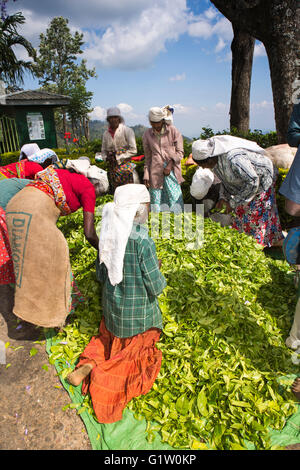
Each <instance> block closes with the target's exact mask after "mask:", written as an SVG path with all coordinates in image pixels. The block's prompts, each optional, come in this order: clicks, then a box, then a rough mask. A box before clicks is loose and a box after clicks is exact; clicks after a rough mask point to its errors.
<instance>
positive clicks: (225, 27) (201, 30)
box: [187, 7, 233, 61]
mask: <svg viewBox="0 0 300 470" xmlns="http://www.w3.org/2000/svg"><path fill="white" fill-rule="evenodd" d="M187 31H188V34H189V35H190V36H191V37H194V38H201V39H205V40H208V39H211V38H213V37H214V36H215V37H216V38H217V40H218V42H217V45H216V46H215V51H214V52H215V53H217V54H218V53H220V52H222V51H223V50H224V49H225V48H226V47H227V46H228V45H229V44H230V43H231V41H232V38H233V31H232V26H231V22H230V21H229V20H227V18H225V17H224V16H222V15H221V14H220V13H219V12H218V11H217V10H215V9H214V8H212V7H210V8H209V9H208V10H206V11H204V13H203V14H201V15H197V16H196V15H191V16H190V22H189V25H188V29H187ZM227 55H228V53H227V54H226V61H227V60H228V59H227ZM219 61H223V59H221V60H220V59H219Z"/></svg>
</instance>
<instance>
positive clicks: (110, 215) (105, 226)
mask: <svg viewBox="0 0 300 470" xmlns="http://www.w3.org/2000/svg"><path fill="white" fill-rule="evenodd" d="M147 202H150V194H149V191H148V190H147V188H146V186H144V185H143V184H125V185H123V186H119V187H117V189H116V191H115V194H114V202H109V203H108V204H105V206H104V208H103V212H102V223H101V231H100V237H99V260H100V264H101V263H104V264H105V266H106V267H107V271H108V277H109V280H110V283H111V284H112V285H113V286H115V285H116V284H119V283H120V282H121V281H122V279H123V265H124V255H125V250H126V245H127V242H128V239H129V236H130V234H131V231H132V227H133V222H134V219H135V216H136V214H137V212H138V210H139V209H140V205H141V204H145V203H147Z"/></svg>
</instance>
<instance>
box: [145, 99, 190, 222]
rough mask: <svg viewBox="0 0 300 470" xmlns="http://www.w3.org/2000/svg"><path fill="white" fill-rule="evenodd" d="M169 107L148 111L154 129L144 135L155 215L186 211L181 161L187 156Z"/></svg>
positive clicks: (146, 166) (148, 181)
mask: <svg viewBox="0 0 300 470" xmlns="http://www.w3.org/2000/svg"><path fill="white" fill-rule="evenodd" d="M170 109H171V108H170V107H168V106H167V107H164V108H158V107H153V108H151V109H150V111H149V115H148V118H149V122H150V124H151V128H150V129H147V130H146V131H145V133H144V135H143V147H144V154H145V169H144V184H145V185H146V186H147V188H149V192H150V195H151V210H152V211H153V212H160V211H166V212H169V211H170V212H174V213H179V212H182V211H183V197H182V192H181V187H180V185H181V183H183V181H184V179H183V177H182V171H181V160H182V158H183V155H184V151H183V139H182V135H181V134H180V132H179V131H178V130H177V129H176V127H175V126H173V124H170V122H172V121H171V115H172V112H171V111H170Z"/></svg>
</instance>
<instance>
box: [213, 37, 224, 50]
mask: <svg viewBox="0 0 300 470" xmlns="http://www.w3.org/2000/svg"><path fill="white" fill-rule="evenodd" d="M225 47H226V42H225V41H224V39H223V38H219V41H218V44H217V45H216V47H215V52H221V51H222V50H223V49H224V48H225Z"/></svg>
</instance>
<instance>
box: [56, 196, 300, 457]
mask: <svg viewBox="0 0 300 470" xmlns="http://www.w3.org/2000/svg"><path fill="white" fill-rule="evenodd" d="M109 200H111V196H106V197H104V198H100V199H99V200H98V202H99V204H103V203H104V202H108V201H109ZM99 213H100V212H99V211H96V221H97V223H99V221H100V216H99ZM192 222H195V217H194V215H192ZM59 227H60V229H61V230H62V231H63V233H64V235H65V237H66V239H67V241H68V245H69V248H70V258H71V265H72V271H73V273H74V275H75V277H76V279H77V282H78V285H79V288H80V290H81V291H82V293H83V294H84V295H85V296H86V303H84V304H82V305H81V306H80V307H79V308H78V309H77V310H76V314H75V316H74V317H73V319H72V320H71V322H70V323H68V324H67V325H66V326H65V328H64V330H63V332H61V333H59V334H58V335H57V339H58V343H57V345H56V346H53V347H52V350H51V356H50V362H51V363H54V362H55V361H57V362H58V363H59V365H60V367H61V368H62V371H61V375H62V377H63V378H65V377H66V376H67V374H68V373H69V372H70V371H71V370H72V369H73V368H74V366H75V364H76V362H77V360H78V358H79V356H80V354H81V353H82V351H83V350H84V348H85V346H86V345H87V344H88V342H89V340H90V338H91V337H92V336H93V335H96V334H97V333H98V327H99V322H100V320H101V288H100V285H99V284H98V283H97V281H96V278H95V266H94V262H95V258H96V252H95V250H94V249H93V248H92V247H91V246H90V245H89V244H88V243H87V242H86V241H85V239H84V235H83V228H82V227H83V218H82V211H78V213H76V214H74V215H72V216H68V217H63V218H60V219H59ZM204 234H205V242H204V245H203V246H202V248H201V249H199V250H188V249H187V246H186V242H185V240H178V239H175V238H174V237H173V236H172V235H171V238H170V239H164V238H158V239H156V240H155V242H156V247H157V254H158V257H159V258H160V259H162V272H163V274H164V276H165V277H166V279H167V287H166V289H165V290H164V292H163V294H162V295H161V296H160V298H159V303H160V307H161V311H162V315H163V320H164V330H163V333H162V336H161V339H160V342H159V343H158V348H159V349H160V350H161V351H162V366H161V370H160V373H159V375H158V378H157V380H156V382H155V384H154V386H153V387H152V389H151V391H150V392H149V393H147V394H146V395H144V396H140V397H138V398H135V399H133V400H132V401H131V402H130V403H129V405H128V406H129V408H130V409H131V410H132V411H133V412H134V415H135V417H136V418H137V419H139V418H142V417H143V418H146V420H147V421H148V427H147V430H148V438H149V440H151V439H152V438H153V433H154V431H156V432H159V433H160V435H161V438H162V440H163V441H164V442H167V443H168V444H169V445H171V446H173V447H175V448H179V449H204V448H212V449H221V450H223V449H224V450H227V449H232V450H233V449H244V448H245V447H246V441H247V442H248V443H251V445H252V446H255V448H256V449H258V450H262V449H270V448H271V444H270V439H269V430H270V429H276V430H281V429H282V428H283V426H284V425H285V423H286V420H287V418H288V417H289V416H291V414H293V413H294V412H295V411H296V409H297V408H296V406H295V402H294V400H293V396H292V393H291V392H290V385H291V383H292V381H293V378H294V377H295V374H296V373H298V368H297V367H295V366H293V364H292V362H291V353H290V352H289V350H288V348H287V347H286V346H285V343H284V340H285V338H286V336H287V334H288V331H289V328H290V324H291V320H292V318H291V317H292V314H293V311H294V307H295V302H296V291H295V288H294V285H293V276H292V274H291V272H290V269H289V266H288V265H287V263H285V262H284V261H275V260H272V259H271V258H267V257H266V256H265V255H264V253H263V252H262V250H261V248H260V247H259V246H258V245H257V244H256V243H255V241H254V240H253V239H252V238H251V237H248V236H247V235H245V234H240V233H239V232H237V231H236V230H232V229H230V228H228V227H226V228H221V227H220V226H219V225H218V224H215V223H213V222H212V221H209V220H206V221H205V225H204ZM287 375H289V377H290V378H282V377H283V376H287ZM81 406H84V407H85V409H87V410H88V411H89V413H90V414H91V415H94V414H93V409H92V403H91V401H90V398H89V399H85V400H84V402H83V404H82V405H81Z"/></svg>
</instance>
